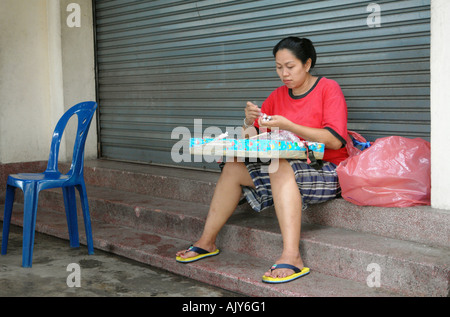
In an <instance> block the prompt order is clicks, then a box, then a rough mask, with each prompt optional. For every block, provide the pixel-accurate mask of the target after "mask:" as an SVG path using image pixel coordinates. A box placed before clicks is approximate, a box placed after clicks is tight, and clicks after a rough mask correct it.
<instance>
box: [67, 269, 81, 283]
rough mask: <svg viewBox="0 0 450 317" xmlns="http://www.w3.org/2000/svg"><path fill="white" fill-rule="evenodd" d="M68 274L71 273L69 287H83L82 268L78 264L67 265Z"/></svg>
mask: <svg viewBox="0 0 450 317" xmlns="http://www.w3.org/2000/svg"><path fill="white" fill-rule="evenodd" d="M67 272H71V273H70V274H69V276H67V280H66V283H67V286H68V287H81V268H80V265H79V264H78V263H70V264H69V265H67Z"/></svg>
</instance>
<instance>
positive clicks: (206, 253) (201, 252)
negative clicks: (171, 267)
mask: <svg viewBox="0 0 450 317" xmlns="http://www.w3.org/2000/svg"><path fill="white" fill-rule="evenodd" d="M189 251H192V252H195V253H198V255H196V256H193V257H190V258H182V257H181V256H177V257H176V260H177V262H180V263H190V262H194V261H198V260H201V259H203V258H207V257H210V256H214V255H217V254H219V252H220V251H219V249H216V250H215V251H213V252H209V251H206V250H204V249H202V248H198V247H194V246H193V245H191V246H190V247H189V249H187V251H186V252H189Z"/></svg>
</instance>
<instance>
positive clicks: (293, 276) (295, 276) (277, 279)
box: [262, 264, 309, 284]
mask: <svg viewBox="0 0 450 317" xmlns="http://www.w3.org/2000/svg"><path fill="white" fill-rule="evenodd" d="M275 269H291V270H293V271H294V274H291V275H288V276H286V277H269V276H265V275H264V276H263V277H262V281H263V282H265V283H272V284H278V283H286V282H290V281H293V280H295V279H298V278H299V277H302V276H304V275H306V274H309V268H307V267H304V268H303V269H301V270H300V269H299V268H298V267H296V266H293V265H290V264H274V265H272V267H271V268H270V271H273V270H275Z"/></svg>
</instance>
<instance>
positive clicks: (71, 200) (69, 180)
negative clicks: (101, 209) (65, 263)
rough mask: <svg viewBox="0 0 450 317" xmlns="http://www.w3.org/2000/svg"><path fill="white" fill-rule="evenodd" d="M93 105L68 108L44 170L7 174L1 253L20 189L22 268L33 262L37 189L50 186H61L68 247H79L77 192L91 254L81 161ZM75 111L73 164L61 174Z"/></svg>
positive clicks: (88, 217)
mask: <svg viewBox="0 0 450 317" xmlns="http://www.w3.org/2000/svg"><path fill="white" fill-rule="evenodd" d="M96 108H97V103H95V102H92V101H88V102H82V103H79V104H77V105H75V106H73V107H72V108H70V109H69V110H68V111H67V112H66V113H65V114H64V115H63V116H62V117H61V119H60V120H59V121H58V123H57V125H56V127H55V130H54V132H53V137H52V143H51V148H50V156H49V159H48V164H47V169H46V170H45V172H43V173H34V174H30V173H21V174H11V175H9V176H8V180H7V188H6V199H5V212H4V217H3V241H2V252H1V254H2V255H4V254H6V250H7V246H8V236H9V226H10V222H11V214H12V209H13V204H14V196H15V190H16V188H20V189H22V191H23V193H24V207H23V249H22V266H23V267H31V265H32V261H33V245H34V232H35V227H36V213H37V206H38V197H39V192H40V191H41V190H44V189H49V188H58V187H61V188H62V192H63V196H64V207H65V211H66V217H67V225H68V227H69V238H70V246H71V247H79V246H80V242H79V237H78V221H77V206H76V196H75V188H76V189H77V190H78V191H79V193H80V200H81V206H82V210H83V217H84V226H85V230H86V240H87V247H88V253H89V254H93V253H94V247H93V241H92V229H91V219H90V215H89V205H88V199H87V194H86V185H85V183H84V176H83V163H84V145H85V143H86V137H87V134H88V131H89V126H90V125H91V121H92V117H93V116H94V113H95V109H96ZM75 114H76V115H77V116H78V129H77V135H76V139H75V145H74V150H73V158H72V165H71V167H70V170H69V172H68V173H67V174H61V173H60V172H59V171H58V155H59V146H60V143H61V138H62V135H63V132H64V129H65V127H66V125H67V122H68V121H69V119H70V118H71V117H72V116H73V115H75Z"/></svg>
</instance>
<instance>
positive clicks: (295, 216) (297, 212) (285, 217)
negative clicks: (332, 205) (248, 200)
mask: <svg viewBox="0 0 450 317" xmlns="http://www.w3.org/2000/svg"><path fill="white" fill-rule="evenodd" d="M275 163H276V162H275ZM273 164H274V162H272V165H273ZM271 167H272V166H271ZM275 170H276V171H273V172H271V173H269V175H270V183H271V188H272V196H273V201H274V205H275V212H276V215H277V218H278V223H279V225H280V229H281V235H282V237H283V252H282V254H281V257H280V258H279V259H278V260H277V261H276V262H275V263H277V264H279V263H286V264H291V265H294V266H296V267H298V268H299V269H302V268H303V261H302V259H301V256H300V250H299V247H300V230H301V212H302V198H301V195H300V191H299V189H298V186H297V183H296V180H295V176H294V170H293V169H292V167H291V165H290V164H289V162H288V161H286V160H283V159H280V160H279V161H278V166H277V168H276V169H275ZM269 171H270V170H269ZM293 273H294V271H292V270H290V269H275V270H273V271H268V272H266V273H265V275H266V276H268V277H278V278H280V277H286V276H289V275H291V274H293Z"/></svg>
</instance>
